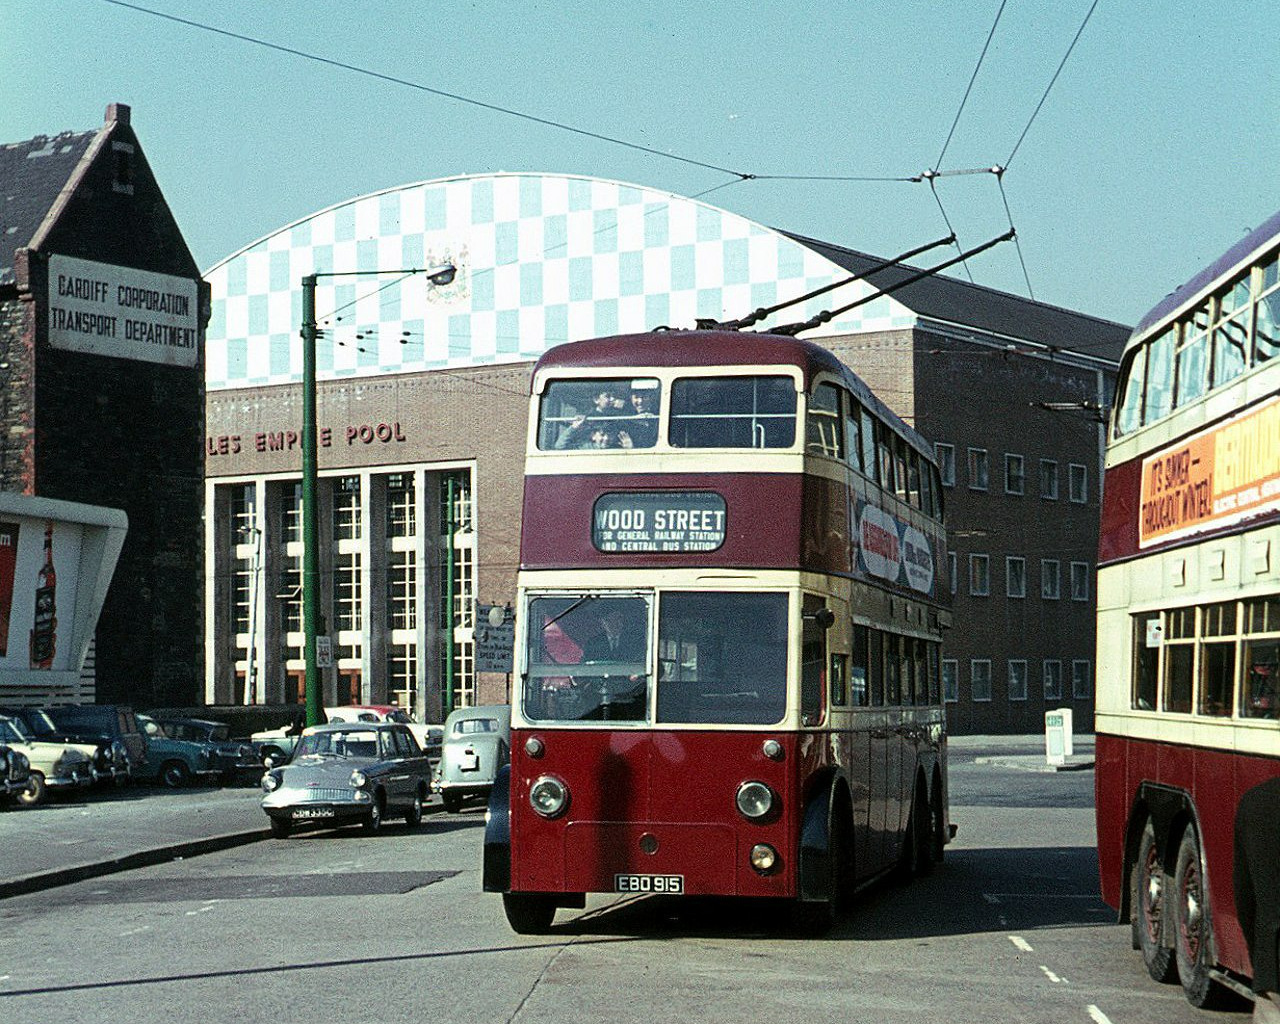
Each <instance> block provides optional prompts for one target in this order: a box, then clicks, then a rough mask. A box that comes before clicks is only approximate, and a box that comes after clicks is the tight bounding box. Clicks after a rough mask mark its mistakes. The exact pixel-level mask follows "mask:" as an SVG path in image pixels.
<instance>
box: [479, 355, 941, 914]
mask: <svg viewBox="0 0 1280 1024" xmlns="http://www.w3.org/2000/svg"><path fill="white" fill-rule="evenodd" d="M532 391H533V395H532V403H531V411H530V419H529V441H528V453H527V459H526V470H525V494H524V511H523V526H522V532H521V556H520V557H521V567H520V576H519V581H518V589H519V606H518V611H517V632H516V679H517V681H516V684H515V686H514V692H513V695H512V705H513V707H512V741H511V750H512V752H511V764H510V768H509V771H507V772H505V773H504V774H503V775H502V776H501V777H500V778H499V780H498V784H497V785H496V786H495V789H494V793H493V799H492V800H491V802H490V805H489V818H488V823H487V828H486V834H485V863H484V881H485V888H486V890H488V891H494V892H501V893H503V899H504V904H505V909H506V913H507V918H508V920H509V922H510V923H511V926H512V927H513V928H514V929H515V930H516V931H519V932H536V931H539V930H543V929H545V928H547V927H548V926H549V925H550V923H551V921H552V918H553V916H554V914H555V910H556V908H557V907H581V906H583V905H584V899H585V894H587V893H663V894H671V895H682V894H684V895H696V894H705V895H726V896H750V897H777V898H778V899H779V900H791V901H794V904H793V906H794V909H795V911H796V915H797V918H798V919H799V921H800V923H803V924H805V925H807V926H811V927H822V926H823V925H824V924H826V923H829V921H830V919H831V917H832V915H833V914H834V910H835V907H836V906H837V904H838V903H839V901H840V900H841V899H842V898H843V897H845V896H846V895H848V894H849V893H850V892H851V891H852V890H853V889H854V887H855V886H857V885H859V884H861V883H863V882H865V881H869V880H871V879H873V878H875V877H876V876H878V875H881V874H884V873H886V872H889V871H891V870H893V869H894V868H898V869H899V870H900V871H902V872H904V873H911V872H921V871H924V870H927V868H928V867H929V866H930V865H931V863H932V862H933V861H934V860H936V859H937V858H938V857H940V856H941V854H942V849H943V846H944V844H945V843H946V842H947V841H948V840H949V838H950V835H951V832H950V824H949V820H948V812H947V797H946V743H945V728H944V721H945V719H944V716H943V710H942V707H941V701H940V693H939V689H940V684H939V665H940V661H939V641H940V639H941V629H942V627H943V625H945V624H946V622H945V620H946V616H947V611H946V610H945V608H944V607H943V606H942V600H943V596H944V595H947V594H948V593H949V588H948V586H947V584H946V580H945V577H944V572H945V568H944V567H945V566H946V564H947V559H946V555H945V552H944V534H943V529H942V519H941V511H942V510H941V497H942V496H941V489H940V487H939V479H938V474H937V470H936V467H935V465H934V460H933V453H932V447H931V446H930V445H929V444H928V443H927V442H926V441H924V440H923V439H922V438H921V437H920V436H919V435H917V434H916V433H915V431H913V430H912V429H911V428H909V427H908V426H907V425H906V424H904V423H903V422H902V421H901V420H900V419H899V418H898V417H897V416H895V415H894V414H893V413H892V412H890V411H889V410H888V409H887V408H886V407H885V406H884V405H883V404H882V403H881V402H880V401H879V400H877V399H876V397H875V396H874V395H873V394H872V393H871V392H870V391H869V389H868V388H867V387H866V385H865V384H863V382H862V381H861V380H859V379H858V378H857V377H856V376H855V375H854V374H853V373H851V372H850V371H849V370H848V369H847V368H846V367H845V366H844V365H843V364H842V363H840V362H839V361H838V360H837V359H836V358H835V357H834V356H833V355H831V354H830V353H829V352H827V351H826V350H825V349H822V348H820V347H818V346H817V345H814V344H812V343H809V342H806V341H800V340H797V339H795V338H792V337H782V336H772V335H765V334H752V333H736V332H732V331H724V330H700V331H688V332H686V331H660V332H654V333H651V334H639V335H631V336H626V337H615V338H601V339H596V340H591V341H581V342H575V343H572V344H568V345H561V346H559V347H557V348H554V349H552V350H550V351H549V352H547V353H546V354H545V355H544V356H543V357H542V359H541V360H540V362H539V363H538V365H537V367H536V369H535V372H534V375H533V382H532Z"/></svg>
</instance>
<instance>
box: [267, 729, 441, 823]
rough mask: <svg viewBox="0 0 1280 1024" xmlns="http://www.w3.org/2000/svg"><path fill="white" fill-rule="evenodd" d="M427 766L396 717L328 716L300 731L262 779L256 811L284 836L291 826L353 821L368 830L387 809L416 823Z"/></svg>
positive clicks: (423, 796) (427, 776)
mask: <svg viewBox="0 0 1280 1024" xmlns="http://www.w3.org/2000/svg"><path fill="white" fill-rule="evenodd" d="M430 785H431V764H430V762H429V761H428V760H427V756H426V754H424V753H423V752H422V748H421V747H419V746H418V741H417V740H416V739H414V737H413V733H412V732H410V731H409V728H408V727H407V726H405V725H401V724H400V723H398V722H331V723H328V724H326V725H313V726H311V727H310V728H309V729H305V730H303V733H302V736H301V737H300V738H299V740H298V744H297V747H296V748H295V749H294V752H293V758H292V759H291V760H290V761H289V763H288V764H286V765H281V766H277V767H275V768H272V769H270V770H269V771H268V772H267V773H266V774H265V775H264V776H263V777H262V788H263V791H264V792H265V793H266V796H264V797H263V798H262V809H263V810H264V811H266V812H267V816H268V817H269V818H270V819H271V831H272V832H273V833H274V834H275V835H276V836H278V837H280V838H284V837H285V836H287V835H289V833H290V832H291V831H293V829H294V828H295V827H297V826H299V825H317V824H319V825H330V826H331V825H348V824H352V823H359V824H361V825H363V826H364V828H365V831H367V832H376V831H377V830H378V829H379V828H380V827H381V826H382V822H383V820H384V819H385V818H386V817H387V816H389V815H402V816H403V817H404V819H405V821H406V822H407V823H408V824H409V827H410V828H416V827H417V826H418V825H419V824H421V822H422V805H423V803H424V802H425V801H426V799H427V793H428V792H429V789H430Z"/></svg>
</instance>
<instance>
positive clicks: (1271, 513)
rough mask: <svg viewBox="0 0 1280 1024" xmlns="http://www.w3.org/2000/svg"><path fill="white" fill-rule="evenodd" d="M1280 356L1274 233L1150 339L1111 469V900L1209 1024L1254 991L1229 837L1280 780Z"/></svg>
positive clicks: (1190, 295)
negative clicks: (1229, 996)
mask: <svg viewBox="0 0 1280 1024" xmlns="http://www.w3.org/2000/svg"><path fill="white" fill-rule="evenodd" d="M1277 357H1280V215H1277V216H1275V217H1273V218H1271V220H1270V221H1269V222H1268V223H1267V224H1266V225H1264V226H1263V227H1262V228H1260V229H1259V230H1257V231H1255V232H1253V233H1251V234H1250V235H1248V236H1247V237H1246V238H1244V239H1243V240H1242V241H1241V242H1239V243H1238V244H1237V245H1236V246H1234V247H1233V248H1232V249H1231V250H1230V251H1229V252H1227V253H1226V254H1225V255H1224V256H1223V257H1222V258H1221V259H1219V260H1218V261H1217V262H1216V263H1214V264H1213V265H1212V266H1210V267H1208V268H1206V269H1205V270H1204V271H1202V272H1201V273H1200V274H1199V275H1197V276H1196V277H1195V278H1193V279H1192V280H1191V281H1190V282H1188V283H1187V284H1186V285H1184V286H1183V287H1182V288H1180V289H1178V290H1177V291H1176V292H1174V293H1173V294H1172V295H1170V296H1169V297H1168V298H1166V299H1165V300H1164V301H1163V302H1161V303H1160V304H1159V305H1158V306H1156V308H1155V309H1153V310H1152V311H1151V312H1150V313H1149V314H1148V315H1147V316H1146V317H1145V318H1144V319H1143V321H1142V322H1141V323H1140V324H1139V326H1138V327H1137V329H1136V330H1135V332H1134V334H1133V337H1132V338H1131V339H1130V341H1129V343H1128V346H1127V348H1126V351H1125V355H1124V359H1123V362H1122V363H1121V371H1120V390H1119V392H1118V395H1117V401H1116V407H1115V410H1114V412H1113V416H1112V423H1111V432H1110V440H1109V444H1108V447H1107V455H1106V478H1105V489H1104V493H1103V504H1102V530H1101V547H1100V552H1099V558H1098V563H1099V570H1098V589H1097V593H1098V654H1097V664H1098V686H1097V721H1096V730H1097V748H1096V753H1097V761H1096V785H1097V794H1096V795H1097V822H1098V861H1099V867H1100V871H1101V881H1102V894H1103V897H1104V899H1105V900H1106V901H1107V902H1108V903H1110V904H1111V905H1112V906H1114V907H1116V908H1117V909H1118V910H1119V911H1120V913H1121V918H1122V920H1123V919H1126V918H1127V919H1128V920H1129V921H1130V922H1131V924H1132V928H1133V943H1134V947H1135V948H1138V949H1141V951H1142V956H1143V960H1144V961H1145V963H1146V966H1147V969H1148V971H1149V972H1150V974H1151V976H1152V977H1153V978H1156V979H1158V980H1161V981H1172V980H1173V979H1174V978H1175V977H1177V978H1179V979H1180V980H1181V983H1182V986H1183V988H1184V989H1185V991H1186V994H1187V997H1188V998H1189V999H1190V1000H1191V1001H1192V1002H1193V1003H1194V1004H1196V1005H1198V1006H1204V1005H1207V1004H1209V1003H1212V1002H1215V1001H1217V1000H1218V999H1219V998H1220V997H1223V996H1225V995H1226V992H1227V990H1228V989H1235V990H1237V991H1247V990H1248V989H1247V983H1248V982H1249V979H1250V978H1251V976H1252V975H1253V973H1254V965H1253V964H1251V962H1250V956H1249V949H1248V944H1247V943H1246V941H1245V936H1244V933H1243V931H1242V929H1241V923H1240V921H1239V920H1238V917H1237V894H1236V893H1235V892H1234V891H1233V865H1234V859H1235V852H1236V851H1235V844H1234V839H1233V824H1234V820H1235V815H1236V810H1237V807H1238V805H1239V803H1240V799H1241V796H1242V795H1243V794H1244V793H1246V792H1247V791H1248V790H1249V789H1251V788H1252V787H1254V786H1256V785H1259V784H1260V783H1263V782H1264V781H1265V780H1268V779H1271V778H1273V777H1275V776H1277V775H1280V692H1278V691H1280V358H1277ZM1273 841H1274V840H1273ZM1273 856H1280V846H1278V847H1275V849H1274V853H1273ZM1242 895H1244V896H1245V897H1246V898H1247V894H1242ZM1269 941H1270V956H1271V957H1272V958H1274V956H1275V953H1276V946H1275V943H1276V937H1275V935H1274V933H1273V934H1272V935H1271V936H1270V940H1269Z"/></svg>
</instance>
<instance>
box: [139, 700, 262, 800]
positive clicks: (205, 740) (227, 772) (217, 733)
mask: <svg viewBox="0 0 1280 1024" xmlns="http://www.w3.org/2000/svg"><path fill="white" fill-rule="evenodd" d="M138 717H139V718H140V719H141V717H142V716H141V715H139V716H138ZM148 717H150V718H151V720H152V721H153V722H154V723H155V724H156V725H157V726H158V727H159V729H160V731H161V732H162V733H164V735H165V736H167V737H168V738H169V739H170V740H176V741H179V742H184V743H195V744H199V745H200V746H202V747H205V748H206V749H208V751H209V764H210V768H211V769H212V770H213V771H214V772H216V774H217V778H218V781H219V782H221V783H222V784H224V785H234V784H236V783H245V782H249V781H250V780H252V781H253V782H257V781H258V779H260V778H261V777H262V762H261V761H260V760H259V759H258V755H257V753H256V752H255V751H254V749H253V744H251V743H249V742H247V741H245V740H233V739H232V738H231V726H229V725H227V724H226V723H225V722H213V721H209V720H207V719H204V718H174V717H167V716H166V717H160V716H154V715H153V716H148ZM148 742H150V731H149V730H148ZM147 759H148V761H153V760H155V757H154V755H153V754H150V753H148V755H147Z"/></svg>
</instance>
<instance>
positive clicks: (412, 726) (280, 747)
mask: <svg viewBox="0 0 1280 1024" xmlns="http://www.w3.org/2000/svg"><path fill="white" fill-rule="evenodd" d="M324 715H325V721H327V722H398V723H400V724H401V725H406V726H408V727H409V730H410V731H411V732H412V733H413V735H414V738H415V739H416V740H417V741H418V746H420V747H422V749H423V750H424V751H425V752H426V754H427V756H428V757H430V758H432V759H433V760H438V759H439V757H440V740H441V736H442V732H441V728H440V726H438V725H423V724H422V723H421V722H415V721H414V720H413V718H412V717H411V716H410V715H409V713H408V712H407V711H405V710H404V708H402V707H398V706H396V705H394V704H348V705H344V706H342V707H337V708H325V709H324ZM301 723H302V713H301V712H299V713H298V716H297V717H296V718H295V720H294V721H293V722H291V723H290V724H288V725H282V726H280V727H279V728H278V729H264V730H262V731H261V732H255V733H254V734H253V735H252V736H250V737H249V741H250V742H251V743H252V744H253V746H254V749H255V750H257V752H258V756H259V758H260V759H261V761H262V764H263V767H266V768H271V767H273V766H274V765H278V764H284V763H285V762H286V761H288V760H289V756H290V755H291V754H292V753H293V748H294V745H295V744H296V743H297V742H298V736H299V734H300V733H301V732H302V724H301Z"/></svg>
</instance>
